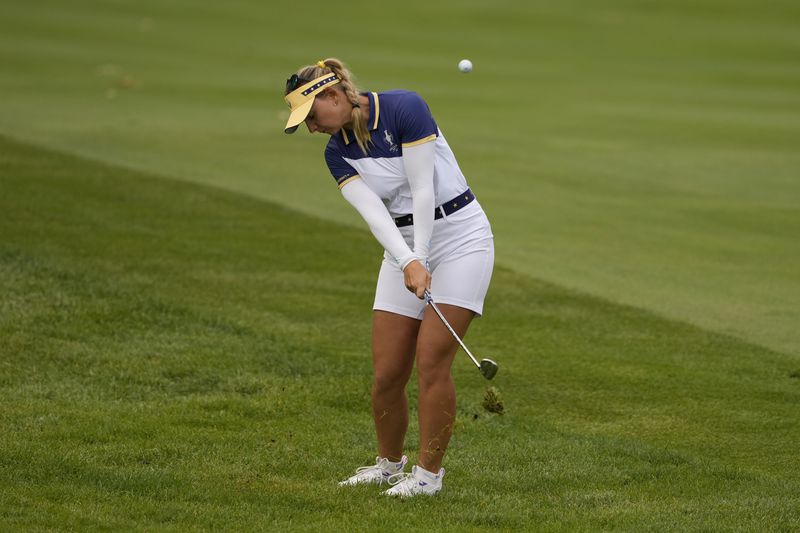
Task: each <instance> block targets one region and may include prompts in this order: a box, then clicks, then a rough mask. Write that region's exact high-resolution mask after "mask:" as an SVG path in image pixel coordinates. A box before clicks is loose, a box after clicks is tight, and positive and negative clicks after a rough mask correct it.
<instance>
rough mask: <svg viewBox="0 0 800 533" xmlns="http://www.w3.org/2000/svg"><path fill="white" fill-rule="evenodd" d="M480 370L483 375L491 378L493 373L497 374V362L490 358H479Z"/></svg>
mask: <svg viewBox="0 0 800 533" xmlns="http://www.w3.org/2000/svg"><path fill="white" fill-rule="evenodd" d="M480 370H481V374H483V377H485V378H486V379H492V378H493V377H494V375H495V374H497V363H495V362H494V361H492V360H491V359H481V366H480Z"/></svg>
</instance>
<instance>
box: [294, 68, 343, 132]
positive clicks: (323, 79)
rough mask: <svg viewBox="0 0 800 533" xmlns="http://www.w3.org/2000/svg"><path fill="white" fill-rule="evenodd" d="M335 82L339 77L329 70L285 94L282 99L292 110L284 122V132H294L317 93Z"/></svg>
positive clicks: (306, 113) (309, 109) (309, 110)
mask: <svg viewBox="0 0 800 533" xmlns="http://www.w3.org/2000/svg"><path fill="white" fill-rule="evenodd" d="M292 78H294V76H292ZM337 83H339V78H337V77H336V74H333V73H330V72H329V73H328V74H325V75H324V76H320V77H319V78H317V79H315V80H311V81H310V82H308V83H306V84H305V85H302V86H300V87H298V88H297V89H295V90H294V91H292V92H290V93H289V94H287V95H286V96H285V97H284V100H286V103H287V104H289V109H291V110H292V112H291V114H290V115H289V120H288V121H287V122H286V127H285V128H284V129H283V131H284V132H285V133H294V132H295V130H297V127H298V126H299V125H300V123H301V122H303V121H304V120H305V119H306V117H307V116H308V114H309V113H310V112H311V106H313V105H314V98H315V97H316V95H317V93H318V92H320V91H322V90H323V89H325V88H326V87H329V86H331V85H336V84H337Z"/></svg>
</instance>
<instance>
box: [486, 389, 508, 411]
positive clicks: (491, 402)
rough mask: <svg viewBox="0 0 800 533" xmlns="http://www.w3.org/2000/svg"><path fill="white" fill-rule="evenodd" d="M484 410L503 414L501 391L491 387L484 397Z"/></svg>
mask: <svg viewBox="0 0 800 533" xmlns="http://www.w3.org/2000/svg"><path fill="white" fill-rule="evenodd" d="M481 405H483V408H484V409H486V410H487V411H489V412H490V413H497V414H499V415H502V414H503V410H504V407H503V399H502V398H501V397H500V391H498V390H497V388H496V387H489V388H488V389H486V394H484V395H483V403H482V404H481Z"/></svg>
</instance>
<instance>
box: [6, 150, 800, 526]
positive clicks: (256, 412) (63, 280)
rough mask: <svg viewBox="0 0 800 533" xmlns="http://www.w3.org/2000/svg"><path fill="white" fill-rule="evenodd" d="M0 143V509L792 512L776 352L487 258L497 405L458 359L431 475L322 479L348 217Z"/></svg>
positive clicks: (658, 519)
mask: <svg viewBox="0 0 800 533" xmlns="http://www.w3.org/2000/svg"><path fill="white" fill-rule="evenodd" d="M0 154H2V156H0V179H1V180H2V184H3V191H4V194H3V195H2V197H0V210H2V213H3V223H2V224H1V225H0V292H1V293H2V295H3V298H2V302H0V356H1V357H0V405H2V410H0V424H1V425H2V432H0V474H2V482H1V483H0V523H1V524H2V525H3V528H4V529H7V528H12V529H17V528H18V529H39V528H70V529H72V528H75V529H88V528H110V529H118V528H125V529H128V528H139V529H148V530H150V529H158V528H161V527H164V528H176V529H193V528H203V529H224V530H251V529H271V530H285V529H291V530H294V529H297V530H303V529H305V530H315V531H323V530H327V531H331V530H353V531H357V530H381V529H384V528H385V527H386V524H387V521H391V522H398V523H401V524H403V526H404V527H412V528H415V529H424V530H452V531H463V530H468V529H470V528H478V529H480V528H509V529H521V528H545V529H561V530H574V529H587V528H588V529H609V528H611V529H616V528H622V529H632V530H643V529H652V530H664V529H687V528H690V529H692V528H704V529H726V528H730V529H738V528H744V529H762V528H766V529H776V530H778V529H783V530H787V529H791V528H797V527H799V526H800V513H798V509H800V496H798V495H800V474H799V473H798V469H797V468H796V467H797V454H796V452H797V449H796V445H797V442H799V441H800V428H798V424H797V405H798V402H800V363H798V361H797V360H796V359H795V358H791V357H789V356H783V355H780V354H777V353H774V352H770V351H768V350H765V349H762V348H758V347H756V346H753V345H749V344H746V343H744V342H741V341H737V340H735V339H733V338H730V337H724V336H720V335H717V334H713V333H709V332H707V331H703V330H701V329H697V328H695V327H692V326H688V325H684V324H680V323H673V322H668V321H665V320H663V319H660V318H657V317H656V316H654V315H651V314H648V313H645V312H642V311H637V310H635V309H631V308H625V307H620V306H616V305H613V304H609V303H607V302H604V301H602V300H597V299H591V298H587V297H585V296H581V295H579V294H575V293H571V292H569V291H565V290H563V289H559V288H557V287H554V286H551V285H546V284H543V283H537V282H534V281H532V280H530V279H529V278H527V277H524V276H520V275H518V274H514V273H512V272H510V271H508V270H506V269H504V268H500V269H498V271H497V274H496V276H495V280H494V286H493V290H492V294H491V296H490V298H489V301H488V303H487V307H488V311H489V312H490V316H491V319H485V320H482V321H478V323H476V327H475V328H474V329H473V331H472V332H471V334H470V336H469V341H470V343H471V344H472V346H473V347H474V348H475V350H476V351H477V352H478V353H486V354H489V353H491V354H492V355H493V356H495V357H496V358H497V359H498V360H499V361H500V362H501V365H502V366H501V371H500V374H499V375H498V376H497V378H496V380H495V384H496V385H497V386H498V387H499V390H500V392H501V394H502V396H503V398H504V402H505V406H506V411H507V412H506V413H505V414H503V415H494V414H489V413H486V412H485V411H483V410H482V408H481V406H480V403H481V398H482V395H483V392H484V390H485V382H484V381H483V380H482V378H481V377H480V376H479V375H478V373H477V372H476V371H475V369H474V368H473V367H471V363H469V362H468V361H467V360H466V358H465V357H459V359H458V360H457V363H456V365H455V367H456V368H455V379H456V381H457V383H458V387H459V390H460V404H459V409H458V418H457V427H456V431H455V438H454V442H453V445H452V447H451V453H450V455H449V456H448V458H447V460H446V462H445V466H446V467H447V468H448V472H449V473H448V479H447V481H448V482H447V485H446V491H445V492H444V493H442V494H441V496H440V497H438V498H436V499H433V500H430V499H421V500H418V501H412V502H399V501H394V500H387V499H386V498H385V497H382V496H381V495H379V494H378V491H377V490H375V489H373V488H363V489H357V490H350V491H347V490H339V489H338V488H337V487H336V485H335V482H336V481H337V480H338V479H339V478H341V477H342V476H343V475H345V474H346V473H347V472H348V471H349V470H350V469H351V468H352V467H354V466H355V465H358V464H361V463H363V462H368V461H369V460H370V458H371V455H372V454H373V450H374V444H373V436H372V427H371V421H370V419H369V417H368V415H367V413H368V408H369V400H368V389H369V383H370V376H369V357H368V350H369V347H368V344H367V339H368V337H369V329H368V321H369V314H370V311H369V304H370V299H371V291H372V280H371V278H372V276H373V274H374V271H375V269H376V267H377V259H378V257H379V250H378V249H377V246H376V245H375V244H374V243H373V242H372V240H371V237H370V236H369V235H367V234H365V232H363V231H359V230H353V229H347V228H345V227H342V226H336V225H333V224H331V223H327V222H323V221H320V220H317V219H313V218H307V217H304V216H300V215H298V214H297V213H293V212H291V211H287V210H285V209H282V208H280V207H276V206H274V205H272V204H268V203H263V202H259V201H255V200H252V199H249V198H246V197H242V196H236V195H234V194H229V193H224V192H220V191H217V190H213V189H209V188H204V187H201V186H196V185H187V184H179V183H177V182H173V181H170V180H168V179H164V178H160V177H157V176H148V175H144V174H140V173H133V172H130V171H125V170H122V169H119V168H115V167H110V166H103V165H98V164H96V163H90V162H87V161H84V160H80V159H76V158H73V157H67V156H61V155H58V154H55V153H51V152H47V151H44V150H41V149H37V148H33V147H30V146H26V145H21V144H17V143H14V142H10V141H7V140H2V141H0ZM414 391H415V388H414V387H413V386H412V390H411V395H412V397H413V396H414ZM412 426H413V424H412ZM414 434H415V433H414V432H413V431H412V437H411V438H410V442H409V444H410V446H409V450H408V451H409V453H410V454H411V455H412V456H414V454H415V452H416V447H417V442H416V441H415V440H414V437H413V435H414Z"/></svg>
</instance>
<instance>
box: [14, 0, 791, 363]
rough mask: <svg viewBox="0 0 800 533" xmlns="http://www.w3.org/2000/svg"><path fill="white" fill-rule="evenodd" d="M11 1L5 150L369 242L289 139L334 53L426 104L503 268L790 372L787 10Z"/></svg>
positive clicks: (714, 0) (322, 173) (755, 6)
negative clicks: (272, 205)
mask: <svg viewBox="0 0 800 533" xmlns="http://www.w3.org/2000/svg"><path fill="white" fill-rule="evenodd" d="M0 6H1V7H2V13H3V16H2V17H0V60H1V61H2V64H3V68H2V69H0V89H2V96H3V97H2V99H0V131H2V132H4V133H5V134H7V135H11V136H13V137H15V138H18V139H25V140H29V141H31V142H34V143H35V144H38V145H44V146H48V147H54V148H58V149H62V150H67V151H69V152H71V153H77V154H82V155H87V156H89V157H91V158H93V159H98V160H103V161H108V162H111V163H114V164H122V165H124V166H129V167H134V168H138V169H143V170H146V171H148V172H154V173H156V174H159V175H168V176H172V177H176V178H180V179H185V180H193V181H196V182H201V183H206V184H212V185H214V186H217V187H224V188H227V189H232V190H236V191H240V192H245V193H247V194H249V195H253V196H256V197H260V198H265V199H268V200H271V201H275V202H278V203H281V204H283V205H286V206H289V207H291V208H293V209H297V210H300V211H302V212H305V213H308V214H312V215H314V216H318V217H322V218H325V219H330V220H336V221H339V222H345V223H347V224H349V225H352V226H354V227H362V225H361V223H360V221H359V220H358V219H357V215H356V214H355V213H354V212H353V211H352V210H351V209H349V208H347V207H346V206H345V205H344V204H343V203H342V201H341V198H340V196H339V194H338V192H337V191H336V189H335V186H334V184H333V181H332V180H331V179H330V177H329V175H328V172H327V169H326V167H325V164H324V162H323V158H322V150H323V145H324V139H323V138H322V136H316V137H311V136H309V135H308V134H306V133H305V132H303V131H301V132H300V133H299V134H298V135H295V136H294V137H292V138H290V137H288V136H286V135H284V134H283V132H282V129H281V125H282V121H283V120H284V119H285V118H286V115H287V111H286V107H285V105H284V103H283V101H282V86H283V82H284V80H285V79H286V78H287V77H288V75H289V74H290V73H291V72H292V71H293V70H294V69H295V68H296V67H298V66H300V65H303V64H309V63H311V62H313V61H316V60H317V59H319V58H324V57H328V56H339V57H341V58H343V59H344V60H346V61H347V62H348V63H349V64H350V65H351V66H352V68H353V69H354V70H355V73H356V74H357V75H358V78H359V81H360V83H361V85H362V87H363V88H364V89H369V90H376V91H377V90H387V89H393V88H408V89H413V90H417V91H419V92H420V93H421V94H422V95H423V96H424V97H425V98H426V99H427V100H428V102H429V103H430V105H431V108H432V110H433V112H434V114H435V116H436V118H437V120H438V122H439V125H440V126H441V127H442V130H443V131H444V133H445V135H446V136H447V138H448V140H449V142H450V144H451V145H452V146H453V148H454V150H455V152H456V155H457V156H458V159H459V162H460V163H461V165H462V168H463V169H464V171H465V173H466V175H467V177H468V179H469V182H470V185H472V187H473V188H474V189H475V191H476V192H477V194H478V197H479V198H480V199H481V202H482V203H483V204H484V206H485V207H486V209H487V212H488V213H489V215H490V218H491V220H492V223H493V225H494V227H495V229H496V234H497V245H498V255H497V257H498V260H499V262H500V263H501V264H503V265H506V266H509V267H511V268H513V269H514V270H515V271H517V272H521V273H524V274H528V275H530V276H533V277H534V278H536V279H542V280H546V281H549V282H552V283H555V284H557V285H560V286H564V287H570V288H574V289H577V290H580V291H582V292H586V293H588V294H593V295H596V296H600V297H602V298H605V299H608V300H610V301H614V302H621V303H626V304H630V305H634V306H636V307H640V308H644V309H648V310H653V311H655V312H657V313H659V314H660V315H662V316H666V317H670V318H673V319H677V320H682V321H688V322H690V323H693V324H697V325H700V326H702V327H705V328H709V329H712V330H714V331H721V332H725V333H730V334H733V335H736V336H739V337H741V338H743V339H746V340H749V341H752V342H756V343H758V344H760V345H763V346H767V347H769V348H772V349H776V350H779V351H783V352H788V353H793V354H795V355H797V356H800V328H798V327H797V324H800V308H798V305H797V302H798V301H800V274H798V272H800V247H798V246H797V235H798V234H800V213H799V212H798V203H800V180H798V179H797V175H798V172H797V169H798V168H800V68H798V62H797V57H798V54H799V53H800V4H798V3H797V2H794V1H786V0H767V1H764V2H753V1H752V0H697V1H692V2H688V1H671V2H669V3H663V2H662V3H656V2H630V1H626V0H612V1H609V2H602V3H598V2H589V1H586V0H565V1H561V2H545V1H531V2H522V1H517V0H509V1H499V2H487V1H485V0H481V1H467V2H463V1H457V2H456V1H447V0H445V1H441V2H428V1H424V0H411V1H409V2H404V3H403V5H402V6H388V5H384V4H382V3H380V2H357V3H349V4H348V7H347V8H346V9H345V8H343V7H342V6H339V5H338V4H333V3H330V2H318V1H309V2H304V3H303V8H304V9H305V10H306V11H307V12H308V14H309V15H308V16H303V17H301V18H302V23H300V22H298V21H297V20H296V18H297V16H298V12H297V6H296V5H295V4H293V3H291V2H287V3H279V2H254V1H248V0H233V1H230V2H225V3H224V4H221V3H219V2H205V1H199V2H172V1H171V2H156V1H153V0H142V1H139V2H135V3H133V2H110V1H107V0H80V1H74V2H68V3H65V2H60V1H54V0H43V1H37V2H9V1H3V0H0ZM356 28H357V29H356ZM462 57H469V58H471V59H472V60H473V61H474V63H475V70H474V72H472V73H471V74H469V75H464V74H461V73H460V72H458V70H457V68H456V64H457V62H458V60H459V59H461V58H462Z"/></svg>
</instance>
